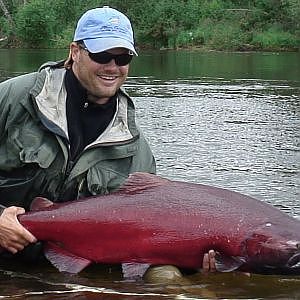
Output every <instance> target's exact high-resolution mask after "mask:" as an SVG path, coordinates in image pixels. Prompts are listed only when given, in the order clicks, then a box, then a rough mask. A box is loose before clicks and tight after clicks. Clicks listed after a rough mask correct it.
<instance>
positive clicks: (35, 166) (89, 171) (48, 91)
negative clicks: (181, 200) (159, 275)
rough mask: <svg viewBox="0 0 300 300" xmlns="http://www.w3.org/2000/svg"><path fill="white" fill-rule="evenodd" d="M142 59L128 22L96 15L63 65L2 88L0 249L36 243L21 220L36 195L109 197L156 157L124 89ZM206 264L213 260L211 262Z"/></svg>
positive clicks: (107, 11)
mask: <svg viewBox="0 0 300 300" xmlns="http://www.w3.org/2000/svg"><path fill="white" fill-rule="evenodd" d="M134 56H137V52H136V50H135V47H134V39H133V31H132V27H131V24H130V21H129V19H128V18H127V17H126V16H125V15H123V14H122V13H120V12H119V11H117V10H115V9H112V8H109V7H103V8H96V9H92V10H89V11H87V12H86V13H85V14H83V16H82V17H81V18H80V20H79V21H78V24H77V28H76V30H75V35H74V40H73V42H72V43H71V44H70V54H69V57H68V59H67V60H66V61H65V62H59V63H48V64H45V65H43V66H42V67H41V68H40V70H39V71H38V72H34V73H30V74H26V75H23V76H19V77H16V78H13V79H10V80H7V81H5V82H3V83H1V84H0V111H1V112H0V114H1V117H0V204H1V206H2V214H1V216H0V246H1V247H2V248H4V249H6V250H8V251H9V252H11V253H13V254H15V253H18V252H20V251H22V250H23V249H24V248H25V247H26V246H28V245H29V244H31V243H35V242H37V241H36V238H35V237H34V236H33V235H32V234H31V233H30V232H29V231H27V230H26V229H25V228H24V227H22V226H21V224H20V223H19V222H18V220H17V216H18V215H19V214H22V213H24V211H25V210H28V209H29V206H30V203H31V201H32V200H33V198H34V197H36V196H43V197H47V198H49V199H51V200H52V201H54V202H58V201H71V200H74V199H78V198H80V197H86V196H90V195H96V194H105V193H109V192H111V191H113V190H115V189H117V188H118V187H119V186H120V185H121V184H122V183H123V181H124V180H125V179H126V178H127V176H128V175H129V174H130V173H132V172H136V171H140V172H149V173H155V160H154V157H153V154H152V152H151V150H150V148H149V146H148V143H147V142H146V140H145V138H144V137H143V135H142V133H141V131H140V129H139V128H138V127H137V125H136V123H135V117H134V105H133V102H132V100H131V99H130V97H129V96H128V95H127V94H126V93H125V91H124V90H122V89H121V86H122V84H123V83H124V81H125V80H126V78H127V75H128V70H129V63H130V61H131V60H132V58H133V57H134ZM206 263H208V260H206Z"/></svg>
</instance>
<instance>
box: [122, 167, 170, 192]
mask: <svg viewBox="0 0 300 300" xmlns="http://www.w3.org/2000/svg"><path fill="white" fill-rule="evenodd" d="M169 182H170V180H168V179H165V178H162V177H160V176H157V175H154V174H149V173H143V172H135V173H132V174H130V175H129V177H128V178H127V180H126V181H125V182H124V184H123V185H122V186H121V187H120V189H119V190H118V191H117V192H118V193H119V192H121V193H126V194H135V193H138V192H141V191H144V190H147V189H149V188H152V187H156V186H161V185H165V184H168V183H169Z"/></svg>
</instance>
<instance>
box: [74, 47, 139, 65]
mask: <svg viewBox="0 0 300 300" xmlns="http://www.w3.org/2000/svg"><path fill="white" fill-rule="evenodd" d="M78 45H79V47H80V48H81V49H84V50H85V51H87V53H88V55H89V57H90V59H91V60H93V61H94V62H96V63H98V64H108V63H109V62H110V61H111V60H112V59H114V60H115V63H116V65H117V66H119V67H121V66H126V65H128V64H129V63H130V62H131V60H132V58H133V53H132V52H129V53H124V54H111V53H109V52H106V51H103V52H97V53H92V52H90V51H89V50H88V49H87V48H86V47H85V46H84V45H81V44H78Z"/></svg>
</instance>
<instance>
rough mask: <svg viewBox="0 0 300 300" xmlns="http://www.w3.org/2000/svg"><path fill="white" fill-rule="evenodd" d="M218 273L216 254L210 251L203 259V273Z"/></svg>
mask: <svg viewBox="0 0 300 300" xmlns="http://www.w3.org/2000/svg"><path fill="white" fill-rule="evenodd" d="M216 271H217V268H216V252H215V251H214V250H209V251H208V253H205V254H204V257H203V262H202V272H203V273H210V272H216Z"/></svg>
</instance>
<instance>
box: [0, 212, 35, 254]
mask: <svg viewBox="0 0 300 300" xmlns="http://www.w3.org/2000/svg"><path fill="white" fill-rule="evenodd" d="M23 213H25V210H24V208H22V207H16V206H11V207H8V208H6V209H4V210H3V212H2V214H1V216H0V246H1V247H2V248H4V249H6V250H8V251H10V252H11V253H13V254H15V253H17V252H18V251H21V250H23V249H24V247H25V246H27V245H28V244H30V243H35V242H36V241H37V239H36V238H35V237H34V236H33V235H32V234H31V233H30V232H29V231H28V230H27V229H26V228H24V227H23V226H22V225H21V224H20V223H19V220H18V218H17V216H18V215H20V214H23Z"/></svg>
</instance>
